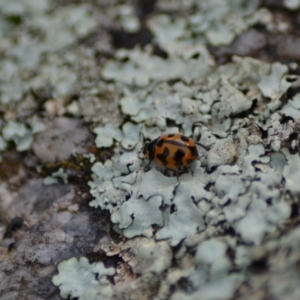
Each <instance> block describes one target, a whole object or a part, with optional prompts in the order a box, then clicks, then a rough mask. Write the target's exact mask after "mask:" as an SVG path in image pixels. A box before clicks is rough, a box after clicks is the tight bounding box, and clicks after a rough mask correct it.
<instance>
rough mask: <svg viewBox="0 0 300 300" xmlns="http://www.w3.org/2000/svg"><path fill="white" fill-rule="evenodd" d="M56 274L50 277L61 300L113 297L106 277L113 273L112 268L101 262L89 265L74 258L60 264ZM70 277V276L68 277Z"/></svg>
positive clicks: (86, 261)
mask: <svg viewBox="0 0 300 300" xmlns="http://www.w3.org/2000/svg"><path fill="white" fill-rule="evenodd" d="M57 268H58V274H57V275H54V276H53V277H52V283H53V284H54V285H56V286H57V287H59V289H60V296H61V297H62V298H63V299H67V298H68V297H71V298H75V297H76V298H78V299H91V300H93V299H95V300H96V299H110V298H111V297H112V295H113V290H112V287H111V283H110V282H109V281H108V280H107V276H112V275H114V273H115V269H114V268H113V267H110V268H106V267H105V266H104V265H103V263H102V262H98V263H93V264H90V263H89V262H88V259H87V258H85V257H81V258H80V259H79V261H78V260H77V258H76V257H73V258H70V259H69V260H64V261H62V262H60V263H59V264H58V266H57ZM70 275H71V276H70Z"/></svg>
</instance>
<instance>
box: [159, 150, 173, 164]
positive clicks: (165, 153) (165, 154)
mask: <svg viewBox="0 0 300 300" xmlns="http://www.w3.org/2000/svg"><path fill="white" fill-rule="evenodd" d="M169 154H170V151H169V149H168V148H166V147H165V148H164V151H163V153H162V154H157V155H156V159H158V160H159V161H161V163H162V164H163V165H164V166H166V165H167V164H168V162H167V159H166V158H167V157H168V156H169Z"/></svg>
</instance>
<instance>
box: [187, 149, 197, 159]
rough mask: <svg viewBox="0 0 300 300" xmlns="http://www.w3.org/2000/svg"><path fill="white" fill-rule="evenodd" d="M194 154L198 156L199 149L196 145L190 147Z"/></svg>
mask: <svg viewBox="0 0 300 300" xmlns="http://www.w3.org/2000/svg"><path fill="white" fill-rule="evenodd" d="M189 149H190V151H191V154H192V156H197V157H198V150H197V148H196V147H189Z"/></svg>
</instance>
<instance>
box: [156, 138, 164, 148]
mask: <svg viewBox="0 0 300 300" xmlns="http://www.w3.org/2000/svg"><path fill="white" fill-rule="evenodd" d="M164 142H165V141H164V140H163V139H160V140H159V141H158V142H157V143H156V145H157V147H161V146H162V145H163V144H164Z"/></svg>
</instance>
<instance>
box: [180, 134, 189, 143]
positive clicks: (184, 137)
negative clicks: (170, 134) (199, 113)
mask: <svg viewBox="0 0 300 300" xmlns="http://www.w3.org/2000/svg"><path fill="white" fill-rule="evenodd" d="M180 138H181V140H182V141H184V142H188V141H189V138H188V137H186V136H184V135H181V136H180Z"/></svg>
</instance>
